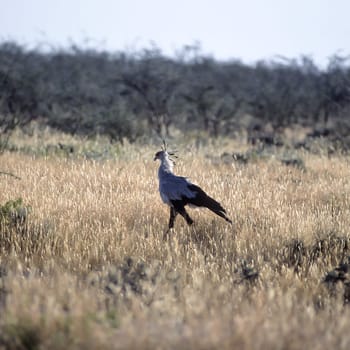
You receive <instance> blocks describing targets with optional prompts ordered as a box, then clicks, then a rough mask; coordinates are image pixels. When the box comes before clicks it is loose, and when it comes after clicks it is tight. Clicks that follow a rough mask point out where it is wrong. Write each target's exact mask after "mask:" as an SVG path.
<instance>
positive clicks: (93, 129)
mask: <svg viewBox="0 0 350 350" xmlns="http://www.w3.org/2000/svg"><path fill="white" fill-rule="evenodd" d="M349 107H350V67H349V65H348V61H347V59H345V58H342V57H338V56H333V57H332V58H331V59H330V60H329V64H328V66H327V68H326V69H320V68H319V67H317V66H316V65H315V64H314V62H313V61H312V59H310V58H308V57H302V58H300V59H297V60H287V59H283V58H280V59H278V60H276V61H269V62H265V61H264V62H263V61H262V62H258V63H257V64H255V65H247V64H244V63H242V62H240V61H237V60H232V61H225V62H220V61H216V60H214V59H212V58H210V57H207V56H205V55H202V54H200V53H199V52H198V51H196V50H195V48H188V47H187V48H185V49H183V51H182V52H181V54H179V55H178V56H177V57H176V58H169V57H166V56H164V55H163V54H162V53H161V52H160V51H159V50H158V49H146V50H143V51H140V52H137V53H133V54H127V53H122V52H121V53H115V54H112V53H107V52H97V51H93V50H81V49H80V48H78V47H71V48H70V49H66V50H56V51H55V50H53V51H52V52H49V53H47V52H46V53H43V52H41V51H39V50H27V49H25V48H24V47H21V46H19V45H17V44H16V43H13V42H4V43H2V44H0V134H1V135H7V134H8V133H9V132H10V131H11V130H13V129H14V128H15V127H16V126H20V127H21V126H25V125H26V124H28V123H29V122H30V121H32V120H37V121H38V122H39V123H45V124H46V125H49V126H51V127H53V128H57V129H59V130H63V131H65V132H69V133H73V134H76V133H78V134H84V135H93V134H96V133H100V134H106V135H109V136H110V137H111V138H112V139H120V138H122V137H127V138H129V139H131V140H134V139H136V138H137V137H139V136H141V135H145V134H151V133H155V134H159V135H166V134H169V133H170V132H171V127H172V126H175V127H177V128H179V129H181V130H184V131H188V130H204V131H206V132H207V133H208V134H209V135H211V136H219V135H222V134H226V135H227V134H230V133H231V132H233V131H235V130H237V128H240V127H241V121H242V119H243V118H244V116H246V115H250V116H251V118H252V119H253V120H254V121H255V123H256V124H260V125H264V124H266V123H269V124H271V125H272V127H273V128H280V127H284V126H288V125H290V124H293V123H301V124H304V125H315V124H316V123H324V125H326V124H327V123H328V122H329V121H330V120H334V119H337V120H342V121H344V122H346V121H347V120H348V119H349V117H350V115H349V112H350V108H349ZM249 127H254V126H249Z"/></svg>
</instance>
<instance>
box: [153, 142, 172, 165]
mask: <svg viewBox="0 0 350 350" xmlns="http://www.w3.org/2000/svg"><path fill="white" fill-rule="evenodd" d="M175 152H176V151H167V144H166V143H165V141H164V140H163V146H162V150H161V151H158V152H157V153H156V154H155V155H154V160H157V159H159V160H160V161H163V160H171V161H172V162H173V163H174V164H175V162H174V160H173V159H171V157H174V158H177V156H176V155H175Z"/></svg>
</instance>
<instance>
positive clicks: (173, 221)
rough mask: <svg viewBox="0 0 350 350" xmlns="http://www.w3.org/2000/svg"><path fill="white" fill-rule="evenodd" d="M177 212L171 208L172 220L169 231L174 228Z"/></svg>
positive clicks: (170, 220)
mask: <svg viewBox="0 0 350 350" xmlns="http://www.w3.org/2000/svg"><path fill="white" fill-rule="evenodd" d="M176 215H177V212H176V210H175V208H174V207H172V206H171V207H170V219H169V230H170V229H172V228H173V227H174V223H175V218H176Z"/></svg>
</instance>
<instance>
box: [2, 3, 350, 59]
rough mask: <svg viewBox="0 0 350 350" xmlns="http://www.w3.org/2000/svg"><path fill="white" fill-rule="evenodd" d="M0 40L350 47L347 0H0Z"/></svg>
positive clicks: (231, 51)
mask: <svg viewBox="0 0 350 350" xmlns="http://www.w3.org/2000/svg"><path fill="white" fill-rule="evenodd" d="M0 11H1V12H0V13H1V14H0V19H1V20H0V41H5V40H14V41H17V42H18V43H23V44H26V45H28V46H30V47H32V46H35V45H39V44H41V45H43V46H45V44H49V45H52V46H53V47H56V48H58V47H66V46H69V45H70V44H71V43H74V44H77V45H79V46H81V47H86V46H87V47H90V48H97V49H100V50H108V51H120V50H122V51H124V50H129V51H130V50H131V51H134V50H138V49H142V48H145V47H150V46H151V43H154V44H155V45H156V46H158V47H159V48H160V49H161V50H162V51H163V53H165V54H167V55H172V54H174V52H175V51H176V50H178V49H180V48H181V47H183V46H184V45H191V44H193V43H194V42H196V41H198V42H200V44H201V47H202V51H203V52H204V53H206V54H211V55H212V56H214V57H215V58H217V59H221V60H226V59H231V58H238V59H241V60H243V61H244V62H246V63H252V62H255V61H257V60H260V59H271V58H274V57H276V56H277V55H282V56H286V57H288V58H297V57H300V55H310V56H311V57H313V59H314V60H315V61H316V62H317V63H319V64H321V65H324V64H325V63H326V62H327V60H328V58H329V57H330V56H331V55H333V54H335V53H338V54H341V55H349V54H350V19H349V17H350V0H231V1H230V0H176V1H167V0H144V1H143V0H114V1H113V0H0Z"/></svg>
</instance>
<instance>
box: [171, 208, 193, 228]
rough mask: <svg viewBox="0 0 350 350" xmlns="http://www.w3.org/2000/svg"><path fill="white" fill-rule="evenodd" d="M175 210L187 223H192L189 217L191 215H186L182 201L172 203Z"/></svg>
mask: <svg viewBox="0 0 350 350" xmlns="http://www.w3.org/2000/svg"><path fill="white" fill-rule="evenodd" d="M174 207H175V210H176V211H177V212H178V213H179V214H180V215H181V216H183V217H184V219H185V220H186V222H187V224H188V225H192V224H193V220H192V219H191V217H190V216H189V215H188V213H187V211H186V209H185V207H184V205H183V204H182V203H179V204H176V205H174Z"/></svg>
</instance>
